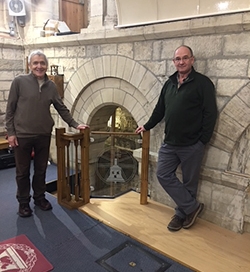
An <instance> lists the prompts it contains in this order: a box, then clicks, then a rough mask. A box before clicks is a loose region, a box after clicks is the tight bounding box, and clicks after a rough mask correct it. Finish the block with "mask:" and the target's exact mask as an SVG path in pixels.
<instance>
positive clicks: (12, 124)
mask: <svg viewBox="0 0 250 272" xmlns="http://www.w3.org/2000/svg"><path fill="white" fill-rule="evenodd" d="M51 105H53V106H54V107H55V109H56V110H57V111H58V113H59V114H60V116H61V117H62V119H63V120H64V121H65V122H66V123H67V124H68V125H69V126H71V127H74V128H76V127H77V126H78V125H79V124H78V123H77V122H76V121H75V120H74V119H73V117H72V116H71V114H70V112H69V110H68V109H67V107H66V106H65V105H64V103H63V101H62V100H61V98H60V96H59V94H58V92H57V89H56V85H55V84H54V82H52V81H51V80H49V79H48V76H47V75H45V81H44V83H43V84H42V86H41V87H40V86H39V84H38V81H37V78H36V77H35V76H34V75H33V74H32V73H30V74H28V75H19V76H17V77H16V78H15V79H14V80H13V82H12V84H11V88H10V93H9V98H8V103H7V109H6V129H7V134H8V135H9V136H13V135H16V136H18V137H32V136H37V135H50V134H51V131H52V128H53V126H54V120H53V118H52V116H51V112H50V106H51Z"/></svg>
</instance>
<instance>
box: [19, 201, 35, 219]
mask: <svg viewBox="0 0 250 272" xmlns="http://www.w3.org/2000/svg"><path fill="white" fill-rule="evenodd" d="M18 214H19V216H21V217H29V216H31V215H32V210H31V208H30V205H29V203H20V204H19V210H18Z"/></svg>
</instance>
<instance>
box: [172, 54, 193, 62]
mask: <svg viewBox="0 0 250 272" xmlns="http://www.w3.org/2000/svg"><path fill="white" fill-rule="evenodd" d="M192 57H193V56H191V57H189V56H184V57H183V58H179V57H176V58H174V59H173V61H174V62H176V63H179V62H181V61H183V62H187V61H188V60H190V59H191V58H192Z"/></svg>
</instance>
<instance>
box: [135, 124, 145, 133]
mask: <svg viewBox="0 0 250 272" xmlns="http://www.w3.org/2000/svg"><path fill="white" fill-rule="evenodd" d="M144 131H146V129H145V128H144V126H139V127H138V128H137V129H136V130H135V133H137V134H139V133H141V132H144Z"/></svg>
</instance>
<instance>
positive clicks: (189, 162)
mask: <svg viewBox="0 0 250 272" xmlns="http://www.w3.org/2000/svg"><path fill="white" fill-rule="evenodd" d="M204 149H205V145H204V144H203V143H202V142H200V141H199V142H197V143H196V144H194V145H191V146H171V145H167V144H165V143H164V144H162V146H161V148H160V150H159V157H158V168H157V178H158V180H159V182H160V184H161V186H162V187H163V189H164V190H165V191H166V192H167V193H168V194H169V195H170V197H171V198H172V199H173V200H174V202H175V203H176V205H177V207H176V209H175V213H176V215H178V216H179V217H181V218H185V216H186V215H187V214H190V213H192V212H193V211H194V210H195V209H196V208H198V205H199V203H198V201H197V200H196V195H197V189H198V182H199V175H200V168H201V163H202V158H203V155H204ZM179 165H180V166H181V170H182V182H181V181H180V180H179V179H178V178H177V176H176V170H177V167H178V166H179Z"/></svg>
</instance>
